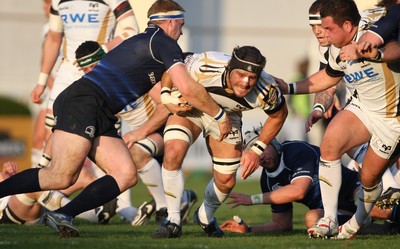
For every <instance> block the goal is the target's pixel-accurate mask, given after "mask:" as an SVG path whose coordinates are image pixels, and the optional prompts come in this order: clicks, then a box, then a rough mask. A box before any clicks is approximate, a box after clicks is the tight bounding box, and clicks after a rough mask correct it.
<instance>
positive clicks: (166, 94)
mask: <svg viewBox="0 0 400 249" xmlns="http://www.w3.org/2000/svg"><path fill="white" fill-rule="evenodd" d="M265 62H266V60H265V57H264V56H263V55H262V54H261V53H260V51H259V50H258V49H257V48H255V47H252V46H243V47H237V48H235V49H234V50H233V53H232V55H228V54H224V53H219V52H205V53H200V54H193V55H191V56H188V57H187V58H186V61H185V63H186V67H187V69H188V70H189V73H190V75H191V76H192V77H193V78H194V79H195V81H197V82H198V83H199V84H201V85H203V86H204V87H205V88H206V90H207V92H208V93H209V94H210V95H211V97H212V98H213V99H214V100H215V101H216V102H217V103H218V105H220V106H221V108H222V109H223V111H221V112H220V113H219V114H218V115H216V116H215V117H214V118H213V117H210V116H208V115H206V114H204V113H203V112H201V111H199V110H198V109H192V110H190V111H188V112H179V111H178V112H177V111H176V110H175V109H174V108H171V109H170V111H171V112H173V113H175V114H177V115H171V116H169V118H168V121H167V124H166V128H165V130H164V142H165V153H164V162H163V167H162V179H163V184H164V192H165V193H166V195H167V197H166V198H167V208H168V218H167V219H166V220H165V221H164V223H163V224H161V226H160V227H159V228H158V229H157V230H156V231H155V232H154V233H153V238H175V237H179V236H181V233H182V226H181V218H180V216H179V211H180V210H179V207H180V201H179V200H180V198H181V196H182V193H183V190H184V177H183V171H182V162H183V159H184V157H185V155H186V152H187V151H188V149H189V147H190V145H191V144H192V143H193V142H194V141H195V140H196V139H197V138H198V136H199V135H200V133H202V132H203V136H204V137H205V138H206V145H207V147H208V151H209V153H210V155H211V156H212V161H213V174H214V178H213V179H212V180H211V181H210V182H209V184H208V186H207V187H206V190H205V198H204V201H203V203H202V204H201V206H200V207H199V208H198V209H197V210H196V212H195V214H194V221H195V223H197V224H198V225H200V226H201V227H202V229H203V230H204V232H205V233H206V234H207V236H209V237H224V233H223V232H222V231H221V229H220V228H219V226H218V224H217V221H216V219H215V218H214V214H215V212H216V211H217V209H218V207H219V206H220V205H221V204H222V203H223V202H224V201H225V200H226V198H227V197H228V195H229V193H230V191H231V190H232V189H233V187H234V185H235V179H236V177H235V176H236V171H237V169H238V168H239V166H242V172H241V177H242V179H246V178H247V177H248V176H250V175H251V174H252V173H253V172H254V171H255V170H256V169H257V167H258V166H259V156H260V154H261V153H262V151H263V150H264V149H265V148H266V146H267V144H269V143H270V141H271V140H272V139H273V138H274V136H275V135H276V134H277V133H278V132H279V131H280V129H281V127H282V125H283V123H284V121H285V119H286V116H287V107H286V103H285V100H284V98H283V96H282V95H281V93H280V91H279V89H278V88H276V87H275V85H274V84H275V82H274V80H273V78H272V77H271V76H270V75H269V74H267V73H266V72H265V71H263V69H264V66H265ZM162 82H163V83H162V85H163V88H162V90H161V101H162V102H163V103H164V104H167V107H168V108H170V107H171V105H173V104H174V103H175V104H178V103H179V101H180V100H178V98H179V92H177V91H175V90H173V91H172V92H171V91H170V90H171V87H172V82H168V81H167V80H166V78H163V80H162ZM184 105H185V102H184ZM186 105H190V104H188V103H186ZM256 108H260V109H262V110H263V111H264V112H265V113H266V114H267V115H268V116H269V117H268V119H266V121H265V123H264V126H263V129H262V132H261V135H260V137H259V140H258V141H257V142H256V143H255V144H254V146H253V147H252V149H251V150H249V151H247V152H246V153H244V155H243V156H242V134H241V128H242V127H241V126H242V112H243V111H247V110H252V109H256ZM225 115H227V116H229V119H230V120H231V122H232V130H231V132H230V134H229V135H228V137H227V138H225V139H223V140H222V141H219V140H218V138H219V132H218V125H217V122H216V121H214V119H215V120H219V118H222V117H223V116H225Z"/></svg>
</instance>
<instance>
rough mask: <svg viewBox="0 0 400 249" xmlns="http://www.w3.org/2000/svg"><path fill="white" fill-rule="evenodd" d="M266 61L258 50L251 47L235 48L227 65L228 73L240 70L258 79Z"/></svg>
mask: <svg viewBox="0 0 400 249" xmlns="http://www.w3.org/2000/svg"><path fill="white" fill-rule="evenodd" d="M265 63H266V59H265V57H264V56H263V55H262V54H261V52H260V50H258V49H257V48H256V47H253V46H243V47H236V48H235V49H234V50H233V53H232V58H231V60H230V62H229V64H228V69H229V73H230V72H232V70H234V69H242V70H245V71H247V72H250V73H255V74H257V78H259V77H260V75H261V72H262V70H263V69H264V67H265Z"/></svg>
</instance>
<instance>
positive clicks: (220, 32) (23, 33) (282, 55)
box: [0, 0, 376, 170]
mask: <svg viewBox="0 0 400 249" xmlns="http://www.w3.org/2000/svg"><path fill="white" fill-rule="evenodd" d="M176 1H177V2H178V3H180V4H181V5H182V6H183V7H184V8H185V10H186V18H185V27H184V34H183V36H182V37H181V38H180V40H179V44H180V45H181V47H182V49H183V51H192V52H202V51H211V50H214V51H222V52H226V53H231V51H232V49H233V47H235V46H238V45H239V46H243V45H253V46H256V47H257V48H259V49H260V50H261V51H262V53H263V54H264V55H265V56H266V58H267V65H266V68H265V69H266V71H267V72H269V73H270V74H272V75H275V76H277V77H280V78H283V79H285V80H287V81H294V80H298V79H302V78H304V77H305V76H306V75H308V74H310V73H312V72H315V71H316V70H317V69H318V66H319V61H318V54H317V47H318V44H317V41H316V39H315V38H314V37H313V34H312V32H311V29H310V27H309V24H308V8H309V6H310V5H311V3H312V2H313V0H296V1H293V0H280V1H272V0H247V1H243V0H176ZM153 2H154V1H153V0H130V3H131V5H132V8H133V10H134V12H135V15H136V17H137V20H138V22H139V26H140V29H141V31H143V30H144V29H145V27H146V23H147V17H146V15H147V10H148V8H149V6H150V5H151V4H152V3H153ZM356 2H357V4H358V6H359V9H360V10H363V9H366V8H372V7H374V4H375V3H376V1H373V0H358V1H356ZM1 6H2V7H1V9H0V34H2V39H1V41H0V163H1V165H2V163H3V162H4V161H5V160H16V161H18V162H20V163H22V164H23V165H27V166H30V163H29V161H30V148H31V143H32V141H31V136H32V123H33V121H32V120H34V118H35V115H36V114H37V112H38V106H36V105H34V104H32V103H31V102H30V92H31V91H32V89H33V88H34V86H35V85H36V83H37V78H38V74H39V70H40V59H41V48H42V42H43V35H44V34H43V32H44V31H43V26H44V25H45V23H46V22H47V18H46V16H45V15H44V10H43V7H42V6H43V0H2V1H1ZM293 103H295V104H293V105H292V106H291V115H290V117H289V118H288V120H287V122H286V124H285V127H284V129H283V130H282V131H281V133H280V135H279V138H280V139H281V140H284V139H300V140H308V141H309V142H310V143H313V144H316V145H319V143H320V140H321V138H322V134H323V126H315V127H313V130H312V131H311V132H310V134H305V133H304V115H305V114H304V113H306V114H308V113H307V112H308V111H309V109H311V108H312V103H313V100H312V96H308V95H304V96H302V97H301V99H299V100H296V101H295V102H293ZM300 106H302V108H299V107H300ZM304 108H305V109H306V110H304ZM265 118H266V115H265V114H264V113H262V112H258V111H250V112H247V113H245V115H244V128H243V131H245V130H247V129H250V128H251V127H253V126H254V125H258V124H260V122H262V123H263V122H264V121H265ZM210 165H211V161H210V159H209V156H208V154H207V151H206V149H205V146H204V140H202V139H201V138H200V139H199V141H197V142H196V143H195V144H194V146H193V147H192V148H191V150H190V152H189V155H188V157H187V159H186V161H185V166H184V167H185V169H190V168H193V167H195V168H203V169H206V170H209V169H211V168H210V167H211V166H210Z"/></svg>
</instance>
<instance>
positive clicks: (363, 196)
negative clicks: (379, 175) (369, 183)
mask: <svg viewBox="0 0 400 249" xmlns="http://www.w3.org/2000/svg"><path fill="white" fill-rule="evenodd" d="M358 193H359V194H358V198H357V211H356V213H355V214H354V215H353V216H352V217H351V219H350V224H351V226H352V227H353V228H356V229H357V230H358V229H360V227H361V226H363V225H364V224H365V223H366V221H367V220H368V215H369V213H370V212H371V210H372V208H373V207H374V206H375V201H376V199H377V198H378V197H379V196H380V195H381V193H382V182H380V183H378V184H377V185H376V186H374V187H372V188H365V187H364V186H363V187H362V189H361V191H359V192H358ZM364 200H368V201H366V202H365V201H364Z"/></svg>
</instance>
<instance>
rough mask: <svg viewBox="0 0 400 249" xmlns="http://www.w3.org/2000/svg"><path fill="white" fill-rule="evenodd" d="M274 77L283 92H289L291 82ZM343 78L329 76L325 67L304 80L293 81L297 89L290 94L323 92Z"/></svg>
mask: <svg viewBox="0 0 400 249" xmlns="http://www.w3.org/2000/svg"><path fill="white" fill-rule="evenodd" d="M274 79H275V81H276V82H277V83H278V86H279V88H280V89H281V91H282V93H284V94H288V93H289V85H290V84H287V83H286V82H285V81H284V80H282V79H279V78H276V77H274ZM341 79H342V77H332V76H329V75H328V74H327V73H326V71H325V69H322V70H320V71H318V72H316V73H315V74H313V75H311V76H310V77H308V78H306V79H304V80H300V81H298V82H295V83H291V84H293V85H292V87H294V88H295V91H294V93H290V94H307V93H316V92H321V91H324V90H326V89H328V88H330V87H333V86H335V85H336V84H337V83H339V82H340V80H341Z"/></svg>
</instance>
